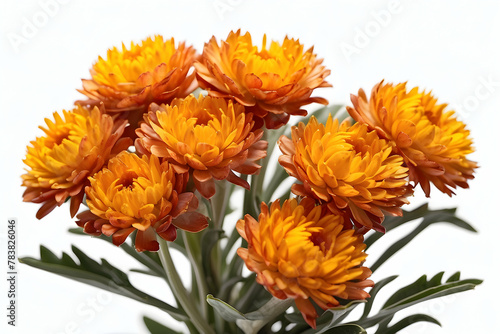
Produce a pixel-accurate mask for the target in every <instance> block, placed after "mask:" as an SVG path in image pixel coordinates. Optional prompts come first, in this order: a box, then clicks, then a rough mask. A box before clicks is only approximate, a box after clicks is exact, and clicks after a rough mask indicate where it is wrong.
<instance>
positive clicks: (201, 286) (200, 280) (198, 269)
mask: <svg viewBox="0 0 500 334" xmlns="http://www.w3.org/2000/svg"><path fill="white" fill-rule="evenodd" d="M181 235H182V238H183V240H184V245H185V246H186V253H187V256H188V259H189V261H190V262H191V267H192V268H193V272H194V276H195V277H196V282H197V285H198V296H199V299H200V307H201V314H202V316H203V318H205V319H206V318H207V309H208V308H207V302H206V298H207V294H208V288H207V283H206V281H205V277H204V275H203V268H202V266H201V263H200V259H199V257H197V256H196V255H197V254H200V250H199V248H196V245H194V244H193V241H195V242H196V240H194V238H193V237H192V236H195V235H194V234H193V233H190V235H188V234H187V233H186V232H185V231H181ZM195 248H196V249H195Z"/></svg>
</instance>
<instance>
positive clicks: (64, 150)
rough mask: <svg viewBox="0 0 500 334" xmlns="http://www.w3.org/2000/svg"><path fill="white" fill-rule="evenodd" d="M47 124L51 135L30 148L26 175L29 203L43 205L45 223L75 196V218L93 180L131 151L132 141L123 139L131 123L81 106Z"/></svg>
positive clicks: (72, 210) (39, 214)
mask: <svg viewBox="0 0 500 334" xmlns="http://www.w3.org/2000/svg"><path fill="white" fill-rule="evenodd" d="M62 114H63V117H61V116H60V115H59V114H58V113H57V112H55V113H54V121H51V120H49V119H47V118H46V119H45V123H46V124H47V128H44V127H40V128H41V129H42V130H43V131H44V132H45V136H43V137H38V138H37V139H36V140H34V141H32V142H31V146H28V147H27V154H26V159H25V160H24V163H25V164H26V165H27V166H28V167H29V168H30V169H29V170H26V171H27V173H26V174H24V175H22V178H23V186H25V187H26V191H25V192H24V194H23V200H24V201H25V202H33V203H43V205H42V207H41V208H40V209H39V210H38V212H37V215H36V216H37V218H38V219H41V218H43V217H44V216H46V215H47V214H48V213H49V212H51V211H52V210H53V209H54V208H55V207H56V206H60V205H61V204H62V203H64V202H65V201H66V199H67V198H68V197H71V205H70V213H71V216H72V217H73V216H74V215H75V214H76V213H77V211H78V208H79V207H80V204H81V202H82V200H83V196H84V194H85V186H86V185H87V184H88V180H87V177H88V176H89V175H92V174H94V173H96V172H97V171H99V170H100V169H101V167H102V166H103V165H104V164H105V163H106V162H107V160H108V159H109V158H110V157H111V156H113V155H115V154H117V153H118V152H120V151H121V150H124V149H126V148H128V147H129V146H130V145H131V144H132V142H131V140H130V139H125V138H122V139H120V137H121V135H122V133H123V130H124V128H125V126H126V121H116V122H113V119H112V118H111V116H109V115H105V114H103V113H102V112H101V110H99V108H97V107H94V108H93V109H87V108H86V107H82V106H76V107H75V108H74V109H73V110H70V111H66V110H63V112H62Z"/></svg>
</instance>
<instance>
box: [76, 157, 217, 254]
mask: <svg viewBox="0 0 500 334" xmlns="http://www.w3.org/2000/svg"><path fill="white" fill-rule="evenodd" d="M89 179H90V186H89V187H87V188H86V193H87V204H88V206H89V209H90V211H86V212H83V213H81V214H79V215H78V218H79V219H80V220H79V221H78V222H77V224H78V225H79V226H81V227H83V228H84V231H85V232H87V233H89V234H94V235H100V234H101V233H104V234H105V235H107V236H110V235H112V236H113V243H114V244H115V245H120V244H122V243H123V242H124V241H125V239H126V238H127V237H128V235H129V234H130V233H132V232H134V231H135V230H137V231H138V232H137V236H136V239H135V247H136V249H137V250H138V251H144V250H148V251H157V250H158V242H157V241H156V234H158V235H159V236H160V237H162V238H163V239H165V240H168V241H173V240H175V238H176V236H177V232H176V229H177V228H180V229H183V230H187V231H190V232H198V231H201V230H203V229H204V228H205V227H207V226H208V223H207V219H206V217H205V216H203V215H201V214H200V213H197V212H194V211H193V210H194V209H196V207H197V206H198V201H197V199H196V197H195V196H194V194H193V193H190V192H184V186H185V182H186V177H185V175H178V174H176V173H175V172H174V169H173V168H172V166H171V165H170V164H169V163H168V162H163V163H160V161H159V159H158V158H157V157H156V156H154V155H151V156H150V157H147V156H143V157H142V158H139V157H138V156H137V155H136V154H134V153H128V152H126V151H124V152H122V153H120V154H118V155H117V156H116V157H114V158H113V159H111V160H110V161H109V163H108V167H107V168H103V170H102V171H100V172H98V173H96V174H95V175H94V176H93V177H90V178H89ZM188 211H189V212H188Z"/></svg>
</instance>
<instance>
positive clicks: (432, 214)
mask: <svg viewBox="0 0 500 334" xmlns="http://www.w3.org/2000/svg"><path fill="white" fill-rule="evenodd" d="M455 212H456V209H444V210H436V211H429V210H427V207H426V206H421V207H419V208H417V209H416V210H414V212H412V214H410V215H408V216H409V217H407V218H405V216H404V215H403V217H402V218H399V219H393V220H392V221H390V222H389V224H388V225H389V226H386V228H387V227H389V228H390V229H389V230H392V229H394V228H395V227H397V226H401V225H402V224H403V223H406V222H409V221H410V220H409V219H412V218H413V219H412V220H414V219H415V218H419V217H423V220H422V221H421V222H420V224H419V225H418V226H417V227H416V228H415V229H414V230H413V231H412V232H410V233H409V234H407V235H406V236H405V237H403V238H401V239H399V240H398V241H396V242H395V243H393V244H392V245H391V246H390V247H389V248H387V250H386V251H385V252H384V253H383V254H382V255H381V256H380V257H379V258H378V259H377V261H375V263H374V264H373V265H371V266H370V269H371V271H372V272H375V271H376V270H377V269H378V268H379V267H380V266H381V265H382V264H383V263H384V262H386V261H387V260H388V259H389V258H391V257H392V256H393V255H394V254H396V253H397V252H398V251H399V250H400V249H401V248H403V247H404V246H406V245H407V244H408V243H409V242H411V241H412V240H413V239H414V238H415V237H416V236H417V235H419V234H420V233H421V232H422V231H424V230H425V229H426V228H427V227H429V226H430V225H432V224H436V223H449V224H452V225H455V226H457V227H460V228H463V229H466V230H468V231H471V232H476V230H475V229H474V228H473V227H472V226H471V225H470V224H468V223H467V222H465V221H463V220H462V219H460V218H458V217H457V216H456V215H455ZM405 214H407V213H405ZM384 226H385V224H384ZM378 238H380V236H378ZM373 240H374V239H372V240H370V238H367V241H368V242H371V243H373ZM371 243H369V244H370V245H371Z"/></svg>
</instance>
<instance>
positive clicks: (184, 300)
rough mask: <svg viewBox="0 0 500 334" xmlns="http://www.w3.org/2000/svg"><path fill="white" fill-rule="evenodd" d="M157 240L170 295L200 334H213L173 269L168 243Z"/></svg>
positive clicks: (160, 239)
mask: <svg viewBox="0 0 500 334" xmlns="http://www.w3.org/2000/svg"><path fill="white" fill-rule="evenodd" d="M157 239H158V243H159V244H160V252H159V255H160V260H161V263H162V265H163V268H164V269H165V273H166V274H167V277H168V280H169V282H170V286H171V288H172V293H173V294H174V295H175V296H176V297H177V299H178V300H179V302H180V304H181V306H182V308H183V309H184V311H185V312H186V313H187V315H188V316H189V318H190V320H191V322H192V323H193V325H194V326H195V327H196V329H197V330H198V331H199V332H200V333H203V334H205V333H206V334H215V331H214V330H213V329H212V327H210V325H209V324H208V322H207V321H206V320H205V319H204V318H203V317H202V316H201V315H200V312H199V310H198V309H197V307H196V305H195V303H193V302H192V301H191V300H190V299H189V294H188V292H187V290H186V288H185V287H184V285H183V284H182V281H181V278H180V277H179V273H178V272H177V270H176V269H175V266H174V262H173V261H172V257H171V255H170V250H169V249H168V243H167V242H166V241H165V240H163V239H162V238H160V237H158V238H157Z"/></svg>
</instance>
